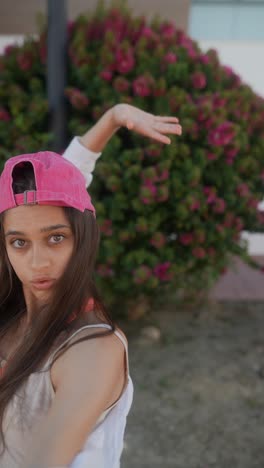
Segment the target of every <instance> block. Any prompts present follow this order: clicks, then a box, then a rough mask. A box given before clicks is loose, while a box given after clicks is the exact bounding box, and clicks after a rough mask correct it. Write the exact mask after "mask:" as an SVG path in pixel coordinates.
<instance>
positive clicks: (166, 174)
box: [157, 169, 169, 182]
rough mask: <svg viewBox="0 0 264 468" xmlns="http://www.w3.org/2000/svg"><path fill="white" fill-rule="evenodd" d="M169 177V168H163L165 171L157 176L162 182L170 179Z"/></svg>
mask: <svg viewBox="0 0 264 468" xmlns="http://www.w3.org/2000/svg"><path fill="white" fill-rule="evenodd" d="M168 178H169V171H168V169H163V171H161V173H160V174H159V175H158V177H157V179H158V181H160V182H162V181H163V180H168Z"/></svg>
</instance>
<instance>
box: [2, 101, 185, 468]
mask: <svg viewBox="0 0 264 468" xmlns="http://www.w3.org/2000/svg"><path fill="white" fill-rule="evenodd" d="M121 126H126V127H127V128H128V129H131V130H132V129H133V130H134V131H137V132H138V133H140V134H142V135H145V136H147V137H150V138H154V139H156V140H157V141H160V142H163V143H166V144H167V143H169V139H168V137H167V136H166V134H167V133H172V134H178V135H180V134H181V126H180V125H179V124H178V119H177V118H175V117H158V116H153V115H151V114H148V113H146V112H143V111H141V110H139V109H137V108H135V107H133V106H129V105H126V104H119V105H117V106H115V107H114V108H112V109H110V110H109V111H107V112H106V114H105V115H104V116H103V117H102V118H101V119H100V120H99V122H98V123H97V124H96V125H95V126H94V127H93V128H92V129H90V130H89V131H88V132H87V133H86V134H85V135H84V136H83V137H81V138H75V139H74V140H73V142H72V143H71V144H70V146H69V147H68V149H67V150H66V152H65V153H64V155H63V156H64V157H62V156H60V155H57V154H56V153H52V152H39V153H34V154H26V155H19V156H14V157H11V158H10V159H9V160H8V161H7V162H6V164H5V167H4V170H3V172H2V174H1V177H0V258H1V262H0V284H1V291H0V356H1V359H2V363H1V366H2V377H1V379H0V441H1V450H2V452H1V453H0V468H51V467H53V468H55V467H57V468H58V467H61V468H62V467H67V466H70V467H71V468H77V467H78V468H92V467H93V468H103V467H104V468H105V467H107V468H118V467H119V466H120V465H119V463H120V457H121V453H122V448H123V437H124V431H125V425H126V417H127V414H128V412H129V410H130V407H131V404H132V398H133V384H132V380H131V378H130V375H129V363H128V348H127V340H126V337H125V335H124V333H123V332H122V331H121V330H120V328H118V327H117V325H116V323H115V322H114V321H113V320H112V319H111V317H110V316H109V315H108V313H107V310H106V308H105V306H104V304H103V301H102V299H101V297H100V296H99V294H98V291H97V289H96V287H95V284H94V282H93V269H94V264H95V260H96V252H97V249H98V245H99V231H98V227H97V224H96V218H95V209H94V206H93V204H92V202H91V199H90V196H89V194H88V192H87V190H86V187H87V186H88V185H89V183H90V182H91V180H92V175H91V171H92V170H93V167H94V163H95V161H96V159H97V158H98V157H99V156H100V154H101V151H102V150H103V148H104V146H105V145H106V143H107V141H108V140H109V139H110V138H111V136H112V135H113V134H114V133H115V132H116V131H117V130H118V129H119V128H120V127H121Z"/></svg>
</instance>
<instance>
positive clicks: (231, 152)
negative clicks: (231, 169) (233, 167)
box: [225, 147, 238, 159]
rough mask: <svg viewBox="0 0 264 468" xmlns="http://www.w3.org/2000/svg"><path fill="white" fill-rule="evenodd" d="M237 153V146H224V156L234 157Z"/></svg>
mask: <svg viewBox="0 0 264 468" xmlns="http://www.w3.org/2000/svg"><path fill="white" fill-rule="evenodd" d="M237 153H238V148H234V147H233V148H226V151H225V156H226V158H228V159H234V158H235V157H236V155H237Z"/></svg>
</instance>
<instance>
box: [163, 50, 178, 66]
mask: <svg viewBox="0 0 264 468" xmlns="http://www.w3.org/2000/svg"><path fill="white" fill-rule="evenodd" d="M164 62H165V63H169V64H170V63H175V62H177V55H176V54H174V53H173V52H168V53H167V54H166V55H164Z"/></svg>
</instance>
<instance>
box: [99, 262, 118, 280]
mask: <svg viewBox="0 0 264 468" xmlns="http://www.w3.org/2000/svg"><path fill="white" fill-rule="evenodd" d="M96 272H97V273H98V275H99V276H101V277H102V278H109V277H111V276H114V271H113V270H112V268H110V267H109V266H107V265H103V264H99V265H97V267H96Z"/></svg>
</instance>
